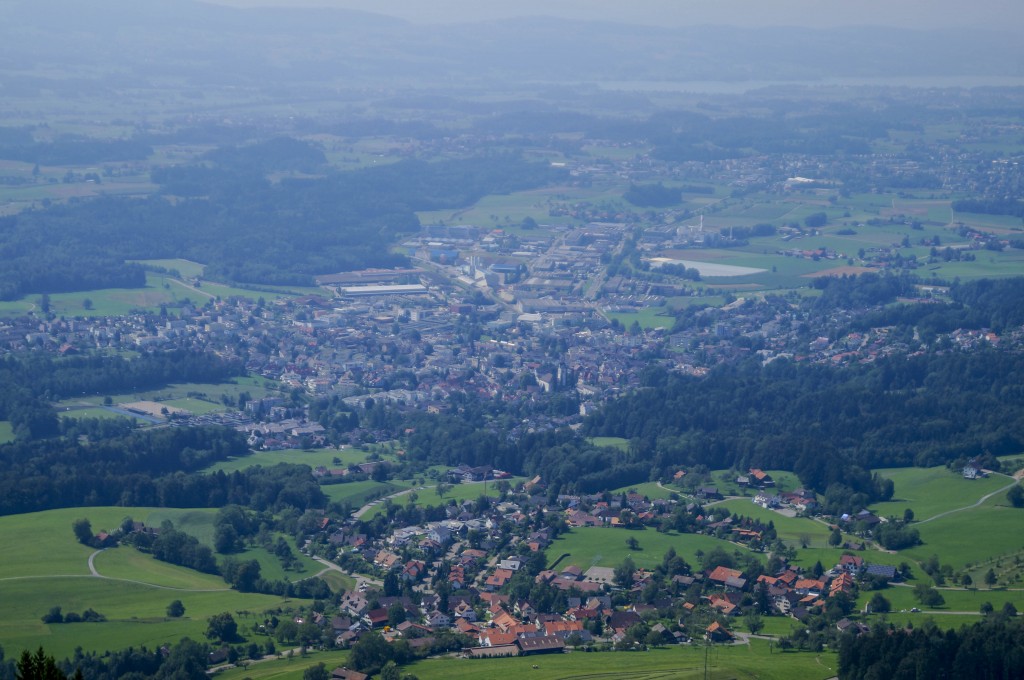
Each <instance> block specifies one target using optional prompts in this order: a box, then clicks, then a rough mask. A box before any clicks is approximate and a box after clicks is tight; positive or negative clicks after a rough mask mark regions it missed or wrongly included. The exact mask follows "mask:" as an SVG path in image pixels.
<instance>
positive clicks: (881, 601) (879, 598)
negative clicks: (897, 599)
mask: <svg viewBox="0 0 1024 680" xmlns="http://www.w3.org/2000/svg"><path fill="white" fill-rule="evenodd" d="M868 610H869V611H871V612H873V613H875V614H885V613H886V612H890V611H892V603H891V602H889V600H887V599H885V596H884V595H882V594H881V593H875V594H874V595H872V596H871V600H870V601H868Z"/></svg>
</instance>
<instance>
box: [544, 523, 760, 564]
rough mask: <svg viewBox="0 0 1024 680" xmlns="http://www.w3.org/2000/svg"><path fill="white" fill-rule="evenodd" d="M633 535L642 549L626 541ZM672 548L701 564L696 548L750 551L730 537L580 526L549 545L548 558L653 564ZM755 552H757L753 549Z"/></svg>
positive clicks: (708, 550)
mask: <svg viewBox="0 0 1024 680" xmlns="http://www.w3.org/2000/svg"><path fill="white" fill-rule="evenodd" d="M630 538H635V539H636V540H637V542H638V543H639V544H640V549H639V550H632V549H630V547H629V546H628V545H627V541H628V540H629V539H630ZM669 548H674V549H675V551H676V553H678V554H679V555H680V556H681V557H682V558H683V559H685V560H686V561H687V562H689V563H690V564H691V565H695V566H699V564H700V559H699V558H698V557H697V554H696V553H697V551H698V550H700V551H702V552H704V553H707V552H710V551H712V550H714V549H715V548H722V549H723V550H725V551H727V552H729V553H732V552H733V551H734V550H740V551H743V552H749V551H747V550H746V549H745V548H742V547H740V546H737V545H735V544H733V543H729V542H728V541H723V540H721V539H718V538H714V537H711V536H703V535H699V534H679V533H675V532H671V533H660V532H658V531H655V530H654V529H643V530H630V529H613V528H611V527H581V528H578V529H572V530H571V531H569V532H567V533H565V534H562V535H561V536H559V537H558V538H557V539H555V541H554V542H553V543H552V544H551V546H550V547H548V550H547V555H548V559H549V560H550V561H552V562H554V561H555V560H557V559H558V558H559V557H560V556H561V555H562V554H564V553H568V555H569V556H568V557H566V558H564V559H562V560H561V561H560V562H559V563H558V567H559V568H564V567H567V566H569V565H570V564H575V565H576V566H578V567H580V568H581V569H583V570H584V571H586V570H587V569H589V568H590V567H592V566H598V567H617V566H618V565H619V564H621V563H622V561H623V560H625V559H626V556H627V555H628V556H629V557H632V559H633V561H634V562H635V563H636V565H637V566H638V567H643V568H652V567H655V566H657V565H659V564H661V561H662V558H663V557H664V556H665V553H666V552H668V549H669ZM750 554H754V553H750Z"/></svg>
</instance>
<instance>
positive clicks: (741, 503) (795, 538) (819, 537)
mask: <svg viewBox="0 0 1024 680" xmlns="http://www.w3.org/2000/svg"><path fill="white" fill-rule="evenodd" d="M714 507H715V508H725V509H727V510H728V511H729V512H731V513H732V514H733V515H734V516H735V515H741V516H743V517H750V518H753V519H756V520H760V521H761V522H763V523H765V524H767V523H768V522H772V523H773V524H774V525H775V532H776V533H777V534H778V536H779V538H780V539H781V540H782V541H783V542H785V543H786V545H789V546H791V547H799V546H800V545H801V544H802V543H803V542H806V543H807V544H808V547H814V548H824V547H827V546H828V537H829V535H830V534H831V533H832V532H831V531H830V530H829V528H828V526H827V525H825V524H823V523H822V522H817V521H815V520H813V519H809V518H806V517H787V516H786V515H783V514H782V513H779V512H776V511H774V510H766V509H764V508H762V507H761V506H760V505H754V504H753V503H752V502H751V501H749V500H747V499H734V500H729V501H725V502H724V503H718V504H716V505H715V506H714Z"/></svg>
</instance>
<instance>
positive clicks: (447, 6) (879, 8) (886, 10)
mask: <svg viewBox="0 0 1024 680" xmlns="http://www.w3.org/2000/svg"><path fill="white" fill-rule="evenodd" d="M208 1H210V2H214V3H216V4H221V5H229V6H233V7H267V6H277V7H299V6H302V7H333V8H341V9H355V10H361V11H366V12H372V13H375V14H383V15H387V16H393V17H399V18H402V19H406V20H409V21H413V22H417V23H459V22H473V21H487V20H496V19H507V18H515V17H529V16H551V17H561V18H568V19H577V20H594V21H612V22H621V23H632V24H641V25H656V26H662V27H666V26H669V27H670V26H694V25H701V24H722V25H731V26H743V27H762V26H801V27H820V28H828V27H837V26H865V25H877V26H894V27H899V28H908V29H936V28H960V27H966V28H989V29H993V30H1015V29H1016V28H1024V4H1021V3H1016V2H1012V1H1011V0H981V1H980V2H973V3H964V2H960V1H958V0H902V1H901V2H898V3H891V2H888V1H887V0H860V1H858V2H839V1H837V0H775V1H774V2H771V3H765V2H761V1H759V0H718V1H714V0H712V1H698V0H634V1H633V2H631V3H628V4H624V3H620V2H607V1H605V0H597V1H595V0H519V1H518V2H515V3H494V2H489V3H488V2H474V1H472V0H434V1H433V2H430V3H423V2H420V0H384V2H381V1H380V0H300V1H299V2H289V1H287V0H208Z"/></svg>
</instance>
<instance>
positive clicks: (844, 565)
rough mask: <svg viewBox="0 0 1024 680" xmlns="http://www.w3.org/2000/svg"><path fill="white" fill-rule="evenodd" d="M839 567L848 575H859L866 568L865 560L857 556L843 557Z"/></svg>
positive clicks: (840, 558)
mask: <svg viewBox="0 0 1024 680" xmlns="http://www.w3.org/2000/svg"><path fill="white" fill-rule="evenodd" d="M837 566H838V567H839V569H841V570H843V571H845V572H846V573H847V574H857V573H858V572H860V570H861V569H862V568H863V567H864V558H862V557H857V556H856V555H842V556H840V557H839V564H838V565H837Z"/></svg>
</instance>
